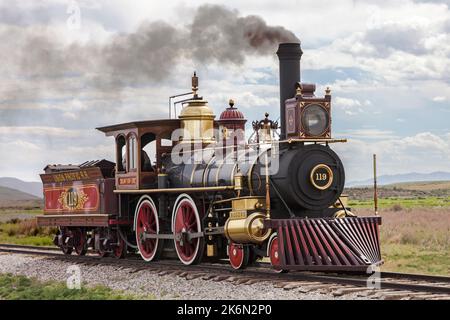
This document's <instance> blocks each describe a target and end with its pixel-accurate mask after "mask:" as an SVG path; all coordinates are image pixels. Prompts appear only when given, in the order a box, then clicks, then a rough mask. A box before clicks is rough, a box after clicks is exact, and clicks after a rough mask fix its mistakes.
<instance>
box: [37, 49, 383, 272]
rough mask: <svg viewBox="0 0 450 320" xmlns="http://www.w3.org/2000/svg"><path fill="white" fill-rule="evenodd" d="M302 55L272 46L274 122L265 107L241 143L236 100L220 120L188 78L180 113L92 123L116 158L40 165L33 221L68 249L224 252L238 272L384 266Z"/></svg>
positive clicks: (193, 256) (372, 222) (149, 254)
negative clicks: (40, 207)
mask: <svg viewBox="0 0 450 320" xmlns="http://www.w3.org/2000/svg"><path fill="white" fill-rule="evenodd" d="M302 53H303V52H302V50H301V47H300V44H299V43H284V44H280V46H279V48H278V51H277V55H278V57H279V61H280V123H278V121H273V120H271V119H270V115H269V114H267V113H266V114H265V117H264V118H263V119H262V120H259V121H253V122H252V126H251V127H252V134H251V136H250V138H249V139H248V141H247V139H246V136H247V135H246V132H245V124H246V119H245V117H244V115H243V113H242V112H241V111H239V110H238V108H236V107H235V104H234V101H232V100H230V103H229V107H228V108H226V110H224V111H223V112H222V114H221V115H220V117H219V119H216V117H215V114H214V112H213V110H212V108H210V107H209V105H208V102H207V101H206V100H205V99H204V98H203V97H201V96H199V94H198V89H199V82H198V77H197V76H196V74H195V73H194V76H193V77H192V90H191V92H190V93H189V95H192V96H191V97H190V98H189V99H185V100H182V101H181V102H180V103H182V104H183V108H182V110H181V112H180V115H179V116H178V117H176V116H175V118H173V117H172V114H175V113H176V110H174V111H175V112H174V113H172V105H170V106H169V108H170V113H169V119H164V120H150V121H135V122H129V123H124V124H118V125H112V126H107V127H101V128H98V130H100V131H102V132H104V133H105V134H106V135H107V136H112V137H114V139H115V148H116V159H115V163H113V162H108V161H106V160H103V161H100V162H87V163H84V164H82V165H80V166H48V167H47V168H46V173H45V174H42V175H41V177H42V181H43V183H44V197H45V211H44V215H43V216H39V217H38V218H37V219H38V224H39V225H53V226H58V227H59V232H58V234H57V235H56V236H55V240H54V242H55V244H56V245H58V246H60V247H61V248H62V250H63V251H64V252H65V253H66V254H70V253H71V252H72V250H73V249H75V251H76V252H77V253H78V254H86V252H87V249H88V248H92V249H93V250H95V251H97V252H99V254H101V255H102V256H103V255H108V254H113V255H115V256H116V257H120V258H123V257H124V256H125V255H126V254H127V253H129V252H137V253H138V254H140V256H141V257H142V258H143V259H144V260H146V261H149V262H150V261H154V260H157V259H164V258H166V259H170V258H178V259H179V260H180V261H181V262H182V263H183V264H186V265H189V264H193V263H199V262H200V261H201V260H202V259H208V260H220V259H228V260H229V262H230V264H231V266H232V267H233V268H235V269H241V268H245V267H246V266H247V265H249V264H252V263H254V262H255V261H257V260H262V261H264V260H267V261H270V263H271V265H272V266H273V268H274V269H275V270H277V271H283V270H321V271H324V270H331V271H343V270H351V271H366V269H367V268H368V267H371V266H373V265H379V264H381V263H382V260H381V256H380V248H379V224H381V218H380V217H378V216H373V217H362V218H360V217H356V216H355V215H354V214H353V213H351V211H350V209H349V208H348V207H347V201H346V197H345V196H343V195H342V192H343V189H344V184H345V172H344V167H343V164H342V162H341V160H340V158H339V156H338V155H337V154H336V153H335V152H334V151H333V150H332V148H331V146H332V144H333V143H342V142H346V140H345V139H334V138H332V134H331V90H330V89H329V88H327V89H326V90H325V94H324V95H323V96H322V97H320V96H317V95H316V92H315V91H316V87H315V85H314V84H307V83H303V82H301V81H300V58H301V56H302ZM179 96H180V95H177V96H174V97H171V99H172V98H178V97H179ZM176 103H178V102H176ZM176 103H175V104H176Z"/></svg>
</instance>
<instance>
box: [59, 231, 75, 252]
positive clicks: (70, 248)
mask: <svg viewBox="0 0 450 320" xmlns="http://www.w3.org/2000/svg"><path fill="white" fill-rule="evenodd" d="M61 233H62V240H63V244H62V246H61V250H62V252H63V253H64V254H67V255H70V254H72V251H73V246H72V243H71V242H72V241H71V240H69V241H68V242H67V244H66V241H67V238H68V237H69V235H68V233H69V232H68V230H67V229H63V230H61Z"/></svg>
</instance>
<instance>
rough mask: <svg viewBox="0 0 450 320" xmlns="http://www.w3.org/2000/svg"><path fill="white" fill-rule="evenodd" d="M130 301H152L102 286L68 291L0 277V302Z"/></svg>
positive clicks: (61, 285)
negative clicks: (3, 300) (2, 300)
mask: <svg viewBox="0 0 450 320" xmlns="http://www.w3.org/2000/svg"><path fill="white" fill-rule="evenodd" d="M1 299H6V300H125V299H127V300H130V299H154V297H153V296H134V295H131V294H127V293H125V292H123V291H115V290H112V289H110V288H107V287H104V286H96V287H92V288H90V287H89V288H86V287H82V288H81V289H79V290H77V289H73V290H71V289H68V288H67V286H66V284H65V283H62V282H54V281H52V282H40V281H38V280H36V279H30V278H27V277H24V276H13V275H11V274H3V275H0V300H1Z"/></svg>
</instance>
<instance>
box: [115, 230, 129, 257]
mask: <svg viewBox="0 0 450 320" xmlns="http://www.w3.org/2000/svg"><path fill="white" fill-rule="evenodd" d="M113 253H114V257H116V258H117V259H123V258H125V257H126V255H127V244H126V242H125V241H124V240H123V239H122V237H121V236H120V235H117V244H116V245H115V246H114V249H113Z"/></svg>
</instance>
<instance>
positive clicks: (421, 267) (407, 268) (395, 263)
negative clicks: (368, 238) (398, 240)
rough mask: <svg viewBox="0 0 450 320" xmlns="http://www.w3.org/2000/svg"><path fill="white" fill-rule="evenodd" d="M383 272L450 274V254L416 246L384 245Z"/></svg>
mask: <svg viewBox="0 0 450 320" xmlns="http://www.w3.org/2000/svg"><path fill="white" fill-rule="evenodd" d="M382 253H383V259H384V261H385V264H384V265H383V266H382V270H385V271H393V272H409V273H425V274H435V275H447V276H448V275H449V274H450V270H449V268H450V254H449V252H448V251H447V252H445V251H438V250H423V249H421V248H420V247H418V246H415V245H408V244H383V246H382Z"/></svg>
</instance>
